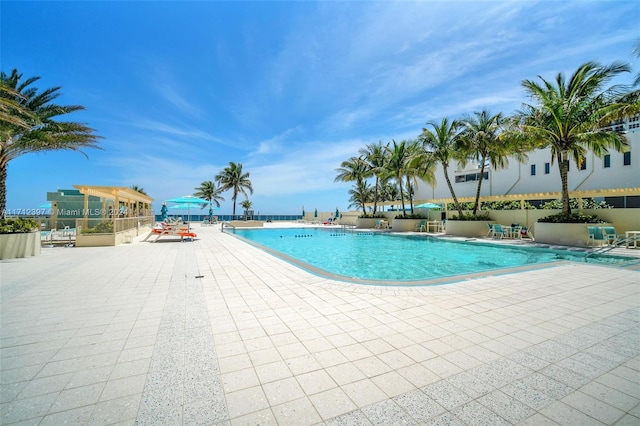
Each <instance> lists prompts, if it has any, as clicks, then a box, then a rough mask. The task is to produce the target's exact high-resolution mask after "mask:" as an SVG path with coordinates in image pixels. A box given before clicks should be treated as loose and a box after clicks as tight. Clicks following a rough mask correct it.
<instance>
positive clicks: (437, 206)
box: [415, 203, 442, 210]
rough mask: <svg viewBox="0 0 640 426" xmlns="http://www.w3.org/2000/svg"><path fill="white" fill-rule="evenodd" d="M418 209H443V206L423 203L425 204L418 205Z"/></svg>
mask: <svg viewBox="0 0 640 426" xmlns="http://www.w3.org/2000/svg"><path fill="white" fill-rule="evenodd" d="M415 208H416V209H433V210H436V209H441V208H442V206H439V205H438V204H433V203H423V204H418V205H417V206H415Z"/></svg>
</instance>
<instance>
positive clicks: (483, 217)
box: [449, 213, 491, 221]
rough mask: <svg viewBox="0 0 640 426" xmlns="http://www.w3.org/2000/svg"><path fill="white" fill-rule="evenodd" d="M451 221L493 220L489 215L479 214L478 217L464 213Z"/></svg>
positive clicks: (451, 218)
mask: <svg viewBox="0 0 640 426" xmlns="http://www.w3.org/2000/svg"><path fill="white" fill-rule="evenodd" d="M449 220H477V221H487V220H491V218H490V217H489V213H478V214H476V215H473V214H471V213H467V214H464V213H462V216H459V215H455V216H453V217H450V218H449Z"/></svg>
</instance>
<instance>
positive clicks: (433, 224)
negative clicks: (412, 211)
mask: <svg viewBox="0 0 640 426" xmlns="http://www.w3.org/2000/svg"><path fill="white" fill-rule="evenodd" d="M431 228H433V232H440V231H441V230H442V222H441V221H439V220H430V221H428V222H427V232H431Z"/></svg>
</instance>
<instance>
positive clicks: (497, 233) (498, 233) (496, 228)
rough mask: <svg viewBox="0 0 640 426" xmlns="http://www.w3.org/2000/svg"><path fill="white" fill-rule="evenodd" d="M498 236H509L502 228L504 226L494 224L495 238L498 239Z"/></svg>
mask: <svg viewBox="0 0 640 426" xmlns="http://www.w3.org/2000/svg"><path fill="white" fill-rule="evenodd" d="M498 236H499V237H500V238H504V237H507V236H508V235H507V231H506V230H505V229H504V228H502V225H500V224H498V223H494V224H493V238H497V237H498Z"/></svg>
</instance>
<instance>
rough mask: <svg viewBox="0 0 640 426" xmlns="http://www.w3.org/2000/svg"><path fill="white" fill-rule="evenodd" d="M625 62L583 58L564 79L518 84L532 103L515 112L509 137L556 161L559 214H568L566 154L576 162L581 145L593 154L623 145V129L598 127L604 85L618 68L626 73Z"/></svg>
mask: <svg viewBox="0 0 640 426" xmlns="http://www.w3.org/2000/svg"><path fill="white" fill-rule="evenodd" d="M628 71H629V66H628V65H626V64H623V63H620V62H614V63H613V64H611V65H607V66H604V65H600V64H598V63H596V62H587V63H585V64H583V65H581V66H580V67H579V68H578V69H577V70H576V71H575V72H574V73H573V74H572V75H571V77H570V78H569V81H567V80H566V79H565V76H564V74H563V73H558V74H557V75H556V78H555V81H547V80H545V79H544V78H542V77H540V76H539V77H538V78H539V79H540V83H538V82H535V81H531V80H524V81H523V82H522V86H523V87H524V89H525V90H526V92H527V94H528V95H530V96H531V98H532V99H533V101H534V103H533V104H524V105H523V106H522V109H521V110H520V111H518V113H517V114H516V117H515V120H516V124H517V125H518V129H517V130H516V131H515V132H512V133H511V134H510V135H509V136H510V137H514V138H515V139H516V140H517V139H521V140H522V141H524V142H526V143H532V144H536V145H537V147H538V148H547V147H549V148H551V156H552V157H551V161H552V162H553V161H554V160H556V161H557V162H558V169H559V171H560V180H561V182H562V215H563V216H565V217H569V216H570V215H571V207H570V205H569V199H570V198H569V185H568V177H567V175H568V171H569V159H570V158H573V159H574V160H575V161H576V163H580V161H582V160H583V159H584V158H585V154H586V151H587V149H590V150H591V151H593V153H594V154H595V155H597V156H599V157H601V156H603V155H604V154H606V153H607V152H608V148H614V149H616V150H617V151H622V150H624V149H625V148H626V147H627V141H626V139H625V136H624V135H623V134H620V133H617V132H611V131H608V130H606V129H603V128H602V127H601V121H602V119H603V117H604V116H605V115H606V114H608V113H610V111H611V102H610V101H609V99H610V94H611V93H612V92H614V91H615V86H614V87H609V88H605V85H606V84H607V83H608V82H609V81H610V80H611V79H612V78H613V77H615V76H617V75H618V74H620V73H623V72H628Z"/></svg>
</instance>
